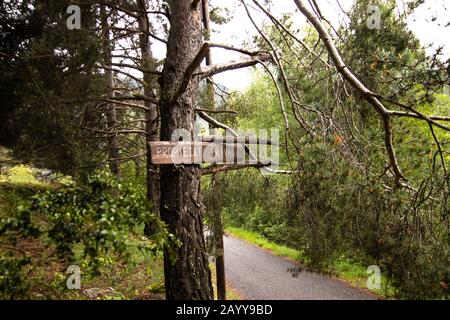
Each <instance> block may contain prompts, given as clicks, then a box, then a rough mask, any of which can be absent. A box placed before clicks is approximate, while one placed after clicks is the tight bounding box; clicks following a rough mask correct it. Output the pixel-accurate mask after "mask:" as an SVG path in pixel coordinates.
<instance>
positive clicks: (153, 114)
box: [137, 0, 159, 235]
mask: <svg viewBox="0 0 450 320" xmlns="http://www.w3.org/2000/svg"><path fill="white" fill-rule="evenodd" d="M137 9H138V11H140V13H139V19H138V24H139V30H141V34H140V35H139V46H140V50H141V67H142V68H143V69H144V70H152V69H153V68H152V65H153V64H154V62H155V61H154V59H153V56H152V51H151V42H150V37H149V35H148V33H149V32H150V23H149V20H148V17H147V14H145V11H148V10H147V5H146V2H145V0H138V1H137ZM143 80H144V94H145V95H146V96H148V97H152V98H155V99H156V98H157V97H156V93H155V87H156V85H157V82H156V79H155V77H154V76H153V75H151V74H150V73H144V78H143ZM145 106H146V107H147V110H146V112H145V120H146V139H145V140H146V141H145V142H146V148H147V200H148V201H149V203H150V205H151V209H152V210H153V211H154V212H159V170H158V167H157V166H155V165H153V164H152V163H151V162H150V161H151V154H150V152H151V151H150V145H149V142H151V141H158V140H159V135H158V106H157V105H156V104H154V103H151V102H149V101H145ZM151 233H152V226H149V225H146V226H145V234H146V235H150V234H151Z"/></svg>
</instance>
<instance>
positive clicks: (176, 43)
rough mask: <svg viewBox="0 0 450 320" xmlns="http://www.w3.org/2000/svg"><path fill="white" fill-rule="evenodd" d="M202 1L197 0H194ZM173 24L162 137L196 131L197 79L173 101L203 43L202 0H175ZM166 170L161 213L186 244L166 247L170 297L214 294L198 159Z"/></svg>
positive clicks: (205, 297) (172, 3) (204, 297)
mask: <svg viewBox="0 0 450 320" xmlns="http://www.w3.org/2000/svg"><path fill="white" fill-rule="evenodd" d="M194 3H195V4H197V5H195V6H194V5H193V4H194ZM169 4H170V9H171V28H170V34H169V39H168V44H167V57H166V61H165V64H164V69H163V75H162V79H161V106H160V107H161V140H167V141H168V140H171V136H172V132H173V131H174V130H175V129H182V128H183V129H187V130H188V131H189V132H190V133H191V134H192V135H193V134H194V121H195V113H194V110H193V109H194V106H195V101H196V93H197V91H198V80H197V79H195V78H194V79H193V80H192V81H191V83H190V85H189V86H188V88H187V91H186V92H185V93H183V94H182V95H181V96H180V98H178V99H177V101H173V97H174V96H175V95H176V92H177V91H178V88H179V86H180V85H181V83H182V80H183V75H184V72H185V70H186V68H187V67H188V65H189V64H190V63H191V62H192V61H193V60H194V57H195V56H196V54H197V52H198V51H199V49H200V47H201V45H202V15H201V6H199V2H198V1H192V0H171V1H169ZM160 171H161V178H160V179H161V180H160V186H161V189H160V190H161V202H160V214H161V218H162V219H163V220H164V221H165V222H166V223H167V225H168V227H169V230H170V232H171V233H173V234H174V235H175V236H176V237H177V238H178V239H179V240H181V242H182V245H181V246H180V247H179V248H176V249H175V261H173V260H172V259H171V255H170V252H167V251H166V252H165V253H164V273H165V284H166V297H167V299H176V300H179V299H194V300H210V299H212V298H213V291H212V285H211V273H210V270H209V265H208V257H207V254H206V245H205V239H204V234H203V221H202V218H203V212H204V205H203V201H202V198H201V195H200V172H199V168H198V167H197V166H196V165H183V166H176V167H175V166H174V165H164V166H161V168H160Z"/></svg>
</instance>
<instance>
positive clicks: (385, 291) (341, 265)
mask: <svg viewBox="0 0 450 320" xmlns="http://www.w3.org/2000/svg"><path fill="white" fill-rule="evenodd" d="M225 232H227V233H228V234H230V235H232V236H234V237H236V238H239V239H242V240H245V241H248V242H250V243H252V244H255V245H257V246H259V247H261V248H262V249H266V250H269V251H271V252H272V253H273V254H274V255H276V256H280V257H285V258H289V259H291V260H295V261H300V262H301V261H302V260H303V257H302V255H301V253H300V252H299V251H298V250H295V249H293V248H289V247H286V246H283V245H279V244H276V243H274V242H271V241H269V240H267V239H265V238H264V237H262V236H261V235H259V234H257V233H255V232H252V231H248V230H245V229H242V228H237V227H227V228H226V229H225ZM366 270H367V269H366V268H364V267H363V266H362V265H359V264H357V263H355V262H354V261H352V260H351V259H348V258H346V257H340V258H339V259H337V260H336V261H335V262H334V265H333V266H332V269H331V270H330V272H331V273H332V274H333V275H335V276H336V277H337V278H339V279H342V280H344V281H345V282H347V283H349V284H350V285H352V286H354V287H358V288H361V289H365V290H367V291H369V292H371V293H373V294H376V295H377V296H379V297H382V298H392V297H393V296H394V290H393V288H392V287H390V286H389V284H388V282H387V279H386V277H385V276H383V275H382V277H381V289H373V290H369V289H367V279H368V276H369V275H368V274H367V272H366Z"/></svg>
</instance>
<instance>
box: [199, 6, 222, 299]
mask: <svg viewBox="0 0 450 320" xmlns="http://www.w3.org/2000/svg"><path fill="white" fill-rule="evenodd" d="M202 11H203V23H204V28H205V34H206V40H207V41H208V40H210V35H211V28H210V19H209V7H208V0H202ZM211 64H212V57H211V49H208V54H207V56H206V65H208V66H209V65H211ZM207 81H208V93H209V95H210V99H211V101H212V104H213V106H214V108H215V103H214V88H213V85H212V83H211V82H210V81H209V80H207ZM214 220H215V223H216V224H217V226H216V228H215V229H216V230H214V233H215V237H216V241H215V242H216V279H217V299H219V300H226V281H225V259H224V246H223V226H222V217H221V213H220V211H219V210H217V213H216V215H215V217H214Z"/></svg>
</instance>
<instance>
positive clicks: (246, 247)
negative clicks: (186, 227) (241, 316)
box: [224, 235, 377, 300]
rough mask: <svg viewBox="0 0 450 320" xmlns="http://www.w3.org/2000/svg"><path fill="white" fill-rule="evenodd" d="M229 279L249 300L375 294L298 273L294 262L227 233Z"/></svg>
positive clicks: (367, 297) (348, 297)
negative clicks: (293, 273)
mask: <svg viewBox="0 0 450 320" xmlns="http://www.w3.org/2000/svg"><path fill="white" fill-rule="evenodd" d="M224 246H225V274H226V281H227V283H228V284H229V285H231V287H232V288H233V289H235V290H236V291H238V292H239V294H240V295H241V296H242V298H243V299H249V300H370V299H377V297H376V296H374V295H372V294H370V293H368V292H366V291H364V290H362V289H358V288H353V287H351V286H350V285H348V284H346V283H344V282H343V281H340V280H338V279H333V278H331V277H327V276H325V275H321V274H317V273H313V272H301V273H298V274H297V276H296V277H294V276H293V275H292V272H291V271H290V269H292V268H293V267H294V266H295V264H294V263H293V262H291V261H289V260H288V259H285V258H281V257H277V256H275V255H273V254H272V253H270V252H268V251H266V250H264V249H261V248H259V247H257V246H255V245H253V244H249V243H247V242H245V241H242V240H239V239H236V238H234V237H231V236H229V235H226V236H224Z"/></svg>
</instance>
